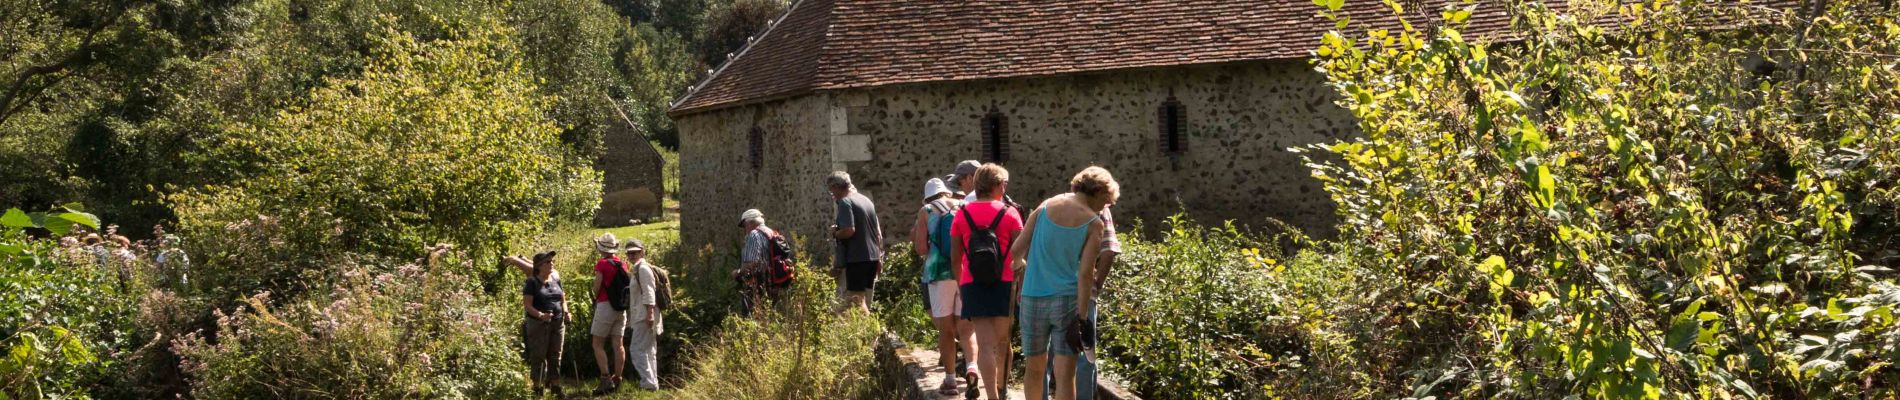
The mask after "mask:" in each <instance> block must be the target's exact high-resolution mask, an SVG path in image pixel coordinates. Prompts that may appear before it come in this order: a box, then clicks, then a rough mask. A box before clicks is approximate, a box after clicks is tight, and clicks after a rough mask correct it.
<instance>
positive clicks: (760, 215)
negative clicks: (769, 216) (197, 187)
mask: <svg viewBox="0 0 1900 400" xmlns="http://www.w3.org/2000/svg"><path fill="white" fill-rule="evenodd" d="M755 220H756V221H759V223H761V224H763V223H765V213H764V212H760V211H759V209H757V208H754V209H750V210H745V212H743V213H739V226H741V227H743V226H745V223H746V222H748V221H755Z"/></svg>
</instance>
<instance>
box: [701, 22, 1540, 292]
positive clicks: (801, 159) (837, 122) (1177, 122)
mask: <svg viewBox="0 0 1900 400" xmlns="http://www.w3.org/2000/svg"><path fill="white" fill-rule="evenodd" d="M1414 1H1415V0H1408V1H1406V3H1413V2H1414ZM1351 3H1352V4H1349V5H1348V8H1347V9H1346V10H1344V11H1343V12H1344V13H1346V14H1347V15H1350V16H1352V18H1353V19H1354V20H1355V21H1362V22H1361V23H1373V24H1395V22H1394V21H1396V19H1395V18H1393V17H1391V16H1390V15H1389V11H1387V10H1386V9H1385V6H1384V5H1383V4H1382V3H1381V2H1377V1H1355V2H1351ZM1414 8H1417V9H1425V8H1427V7H1414ZM1318 10H1319V9H1318V8H1316V7H1315V6H1314V5H1313V3H1312V2H1310V1H1305V0H1287V1H1232V0H1071V1H1047V0H1029V1H1017V0H1012V1H1000V0H969V1H905V0H799V1H797V2H796V3H794V4H792V5H791V6H790V7H789V8H788V9H787V11H786V13H785V15H783V16H781V17H780V18H778V19H777V20H775V21H774V22H773V23H772V24H771V26H770V27H769V28H768V29H767V30H766V31H765V32H764V33H762V34H761V35H759V36H758V37H756V38H755V39H754V41H753V42H752V43H751V44H749V45H748V46H747V47H746V48H745V49H743V50H741V51H740V52H739V53H737V54H735V55H733V57H731V59H730V60H729V61H727V62H726V63H725V65H722V66H720V67H719V68H718V69H717V70H716V71H714V73H713V74H712V75H711V76H709V77H708V78H706V80H705V81H703V82H701V83H699V84H698V85H695V87H693V88H691V90H689V91H688V93H686V94H685V95H684V96H682V97H681V98H680V99H679V100H678V101H677V102H676V103H674V104H673V106H672V108H671V110H670V115H671V116H672V117H673V118H674V120H675V121H676V123H677V125H678V126H679V129H680V137H681V139H680V142H681V145H680V151H681V156H680V162H681V182H682V184H681V189H680V190H681V191H682V192H681V193H680V201H681V213H682V216H681V219H682V225H681V230H682V233H681V234H682V240H683V241H684V242H685V243H687V244H689V245H694V246H699V245H712V246H714V248H715V249H716V250H718V251H726V252H730V251H733V249H734V248H736V247H737V243H738V240H739V237H740V236H739V235H740V233H741V232H739V231H738V229H737V228H736V227H735V226H736V224H737V222H738V216H739V213H740V212H741V211H743V210H745V209H747V208H759V209H761V210H763V211H764V212H765V213H766V216H767V219H768V221H769V223H770V224H771V225H773V226H775V227H777V228H779V229H781V230H784V231H786V232H790V233H793V234H796V235H802V236H803V237H804V238H805V239H804V240H805V241H806V242H808V243H805V246H806V247H807V248H811V249H823V248H822V247H819V246H821V245H822V244H823V243H824V239H823V238H824V236H823V234H824V232H825V229H826V227H827V226H828V225H829V223H828V222H829V218H830V217H831V213H832V208H831V200H830V197H829V195H828V193H826V191H825V189H824V187H823V186H824V185H823V182H824V177H825V176H826V174H827V173H828V172H830V171H832V170H845V171H848V172H850V173H851V174H852V176H853V178H854V180H855V181H856V182H857V184H858V187H859V189H860V190H862V191H863V192H865V193H866V194H867V195H869V196H871V197H872V198H873V199H875V200H876V201H877V205H878V210H879V211H880V213H881V214H882V215H883V220H884V221H885V223H886V224H887V225H886V226H885V233H886V235H887V242H889V243H898V242H899V241H900V240H904V239H906V237H907V236H908V230H909V224H910V223H911V221H912V220H913V218H914V215H915V212H916V210H917V208H918V207H919V206H920V205H921V200H922V199H921V192H922V191H923V189H922V187H923V182H924V181H925V180H926V179H929V178H931V177H940V176H943V175H946V174H949V173H950V172H951V168H952V167H953V166H954V164H955V163H956V162H957V161H959V160H965V159H980V160H985V161H993V162H998V163H1001V164H1003V165H1004V166H1006V167H1008V168H1009V169H1010V172H1011V185H1010V195H1011V197H1013V198H1015V199H1016V200H1017V201H1018V202H1020V203H1024V204H1025V205H1029V206H1033V205H1034V204H1035V203H1036V202H1037V201H1039V200H1041V199H1042V198H1044V197H1046V196H1049V195H1053V194H1056V193H1060V192H1064V191H1067V190H1068V179H1069V178H1070V177H1071V176H1073V175H1074V174H1075V173H1076V172H1077V171H1080V170H1081V169H1082V168H1084V167H1086V166H1088V165H1090V164H1096V165H1101V166H1103V167H1106V168H1108V169H1109V170H1110V171H1112V172H1113V173H1114V174H1115V176H1116V178H1118V179H1119V180H1120V181H1121V183H1122V185H1123V186H1122V187H1123V195H1122V199H1121V202H1120V203H1119V204H1117V205H1116V207H1115V215H1116V217H1117V221H1116V222H1117V223H1118V224H1119V225H1120V226H1121V227H1122V229H1129V228H1130V227H1131V226H1132V225H1133V224H1134V223H1135V222H1136V221H1137V220H1138V219H1139V220H1140V221H1141V223H1142V224H1143V225H1145V226H1147V227H1158V226H1159V225H1160V224H1161V223H1162V221H1163V220H1164V219H1165V218H1167V217H1168V216H1170V215H1173V214H1175V213H1177V212H1183V211H1185V212H1187V213H1188V214H1189V215H1191V216H1192V217H1194V218H1196V219H1198V220H1200V221H1202V222H1207V223H1218V222H1219V221H1222V220H1233V221H1235V222H1236V223H1237V224H1239V225H1242V226H1266V225H1267V224H1266V221H1267V220H1268V219H1270V218H1271V219H1277V220H1280V221H1284V222H1287V223H1290V224H1291V225H1293V226H1296V227H1300V228H1302V229H1303V230H1305V231H1306V232H1308V233H1309V234H1314V235H1316V236H1322V237H1324V236H1330V235H1331V234H1332V232H1334V227H1333V224H1334V222H1335V220H1336V216H1335V215H1334V211H1333V210H1334V207H1333V204H1332V203H1331V200H1330V199H1329V198H1328V196H1327V195H1326V193H1325V191H1324V190H1323V189H1322V187H1321V185H1320V183H1319V182H1318V181H1317V180H1315V179H1314V178H1312V177H1311V175H1310V174H1309V170H1308V168H1306V167H1305V166H1304V165H1303V163H1302V161H1301V158H1300V156H1299V155H1298V154H1296V153H1294V152H1291V151H1289V149H1291V148H1294V147H1298V146H1302V145H1307V144H1314V143H1323V142H1330V141H1334V140H1337V139H1341V138H1347V137H1350V136H1353V135H1356V134H1357V128H1356V124H1355V122H1354V120H1353V117H1352V115H1351V114H1350V113H1349V112H1347V111H1346V110H1344V109H1343V108H1340V107H1339V106H1337V105H1335V101H1336V100H1337V98H1338V97H1337V95H1336V93H1335V91H1334V90H1333V89H1331V88H1330V87H1328V86H1327V85H1326V81H1325V78H1324V77H1323V76H1321V74H1320V73H1319V72H1316V71H1315V70H1314V68H1313V67H1312V65H1311V63H1310V60H1309V57H1310V51H1311V50H1312V49H1314V48H1316V47H1317V46H1318V43H1319V38H1320V36H1321V35H1322V33H1324V32H1325V31H1326V30H1327V29H1330V28H1332V26H1333V24H1332V23H1331V22H1330V21H1327V20H1325V19H1323V18H1321V17H1319V16H1317V14H1316V12H1317V11H1318ZM1429 12H1431V13H1432V14H1431V15H1434V16H1435V15H1437V12H1438V10H1436V9H1434V10H1431V11H1429ZM1420 16H1421V17H1422V16H1423V14H1421V15H1420ZM1473 21H1475V22H1474V26H1482V25H1486V24H1490V25H1493V26H1498V25H1501V24H1503V23H1505V21H1508V18H1507V17H1505V16H1504V15H1503V14H1502V13H1501V12H1490V13H1479V15H1475V16H1473ZM810 254H816V255H819V257H824V256H825V255H827V254H829V252H828V251H815V252H810Z"/></svg>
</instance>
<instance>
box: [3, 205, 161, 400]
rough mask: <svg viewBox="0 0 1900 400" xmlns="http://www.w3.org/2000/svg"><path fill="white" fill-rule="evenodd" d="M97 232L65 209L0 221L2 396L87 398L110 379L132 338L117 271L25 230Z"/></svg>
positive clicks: (93, 223)
mask: <svg viewBox="0 0 1900 400" xmlns="http://www.w3.org/2000/svg"><path fill="white" fill-rule="evenodd" d="M81 225H83V226H85V227H91V228H95V229H96V228H97V227H98V226H99V222H98V220H97V219H96V218H94V217H93V216H92V215H91V214H86V213H82V212H76V211H72V210H71V209H66V210H61V211H57V212H49V213H34V214H28V213H25V212H21V211H20V210H19V209H8V210H6V213H5V214H4V215H0V288H4V289H3V290H0V348H4V349H5V350H6V351H7V356H6V357H0V397H6V398H59V397H86V396H89V395H90V393H91V391H92V390H93V389H94V388H96V387H98V386H100V385H101V384H103V383H105V382H107V381H108V379H109V378H110V376H111V372H112V371H111V368H112V367H113V366H114V364H115V363H114V360H115V359H117V356H118V353H119V352H120V351H122V350H123V349H127V348H129V347H131V343H134V342H135V341H136V340H137V339H138V338H135V337H132V336H131V333H132V332H131V329H132V318H131V317H132V310H131V307H130V305H131V304H132V303H133V302H132V299H133V297H132V296H130V295H127V294H126V292H123V291H121V290H120V288H122V287H125V286H122V285H123V284H124V283H125V282H124V281H122V280H121V278H123V277H124V275H120V274H119V273H118V272H119V270H117V269H116V268H111V267H109V266H106V265H98V264H95V263H94V262H93V260H94V259H93V255H92V254H89V253H82V252H80V249H77V248H60V247H57V246H56V245H55V243H54V242H53V241H51V240H47V239H36V238H32V237H30V236H28V235H27V230H29V229H31V230H36V231H38V230H45V231H48V232H51V233H53V234H55V235H65V234H66V233H67V232H68V231H69V230H71V229H72V228H73V227H75V226H81Z"/></svg>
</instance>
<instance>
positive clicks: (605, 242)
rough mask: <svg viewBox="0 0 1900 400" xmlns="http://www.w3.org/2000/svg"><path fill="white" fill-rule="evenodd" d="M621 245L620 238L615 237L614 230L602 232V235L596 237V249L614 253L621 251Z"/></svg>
mask: <svg viewBox="0 0 1900 400" xmlns="http://www.w3.org/2000/svg"><path fill="white" fill-rule="evenodd" d="M619 247H620V240H619V239H615V238H614V234H613V233H612V232H609V233H602V234H600V237H597V238H594V251H598V252H602V253H607V254H614V253H619V252H620V249H619Z"/></svg>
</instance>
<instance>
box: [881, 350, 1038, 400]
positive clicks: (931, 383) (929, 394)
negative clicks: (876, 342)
mask: <svg viewBox="0 0 1900 400" xmlns="http://www.w3.org/2000/svg"><path fill="white" fill-rule="evenodd" d="M910 356H911V357H912V358H913V359H916V360H917V364H918V366H920V367H923V369H924V376H923V377H922V378H918V379H917V380H916V384H917V387H918V388H922V389H923V392H924V396H925V397H926V398H929V399H931V400H962V399H963V398H964V397H963V395H962V394H958V395H956V396H943V395H939V394H937V387H938V385H942V384H943V373H944V371H943V364H941V363H940V362H939V361H938V360H939V358H938V357H939V356H938V354H937V352H936V351H935V350H911V351H910ZM957 384H958V385H962V384H963V379H957ZM1007 394H1008V396H1009V398H1010V399H1014V400H1021V399H1025V397H1023V387H1022V383H1020V382H1017V383H1015V384H1012V385H1010V387H1009V393H1007Z"/></svg>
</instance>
